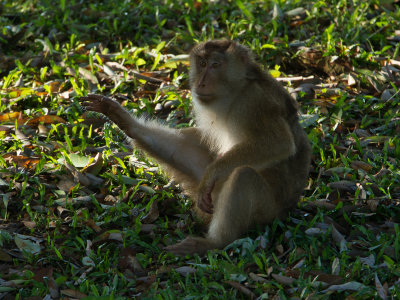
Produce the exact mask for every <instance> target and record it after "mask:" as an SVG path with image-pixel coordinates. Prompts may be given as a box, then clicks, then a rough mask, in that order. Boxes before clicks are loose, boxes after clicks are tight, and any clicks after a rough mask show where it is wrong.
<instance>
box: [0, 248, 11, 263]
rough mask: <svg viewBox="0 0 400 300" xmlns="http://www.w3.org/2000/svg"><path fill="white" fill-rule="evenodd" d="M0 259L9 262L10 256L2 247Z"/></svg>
mask: <svg viewBox="0 0 400 300" xmlns="http://www.w3.org/2000/svg"><path fill="white" fill-rule="evenodd" d="M0 261H5V262H11V261H12V257H11V256H10V255H9V254H8V253H7V252H6V251H4V250H3V249H1V248H0Z"/></svg>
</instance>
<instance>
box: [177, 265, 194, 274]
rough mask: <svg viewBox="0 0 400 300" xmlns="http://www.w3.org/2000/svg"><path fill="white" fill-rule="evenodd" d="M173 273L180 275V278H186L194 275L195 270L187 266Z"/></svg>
mask: <svg viewBox="0 0 400 300" xmlns="http://www.w3.org/2000/svg"><path fill="white" fill-rule="evenodd" d="M175 271H176V272H177V273H178V274H181V275H182V276H188V275H190V274H194V273H196V272H197V270H196V269H195V268H192V267H189V266H183V267H179V268H176V269H175Z"/></svg>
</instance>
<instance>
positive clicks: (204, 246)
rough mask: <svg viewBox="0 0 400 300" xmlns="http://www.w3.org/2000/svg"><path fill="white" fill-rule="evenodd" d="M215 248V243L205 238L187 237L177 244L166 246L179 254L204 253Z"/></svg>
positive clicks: (170, 250) (175, 253)
mask: <svg viewBox="0 0 400 300" xmlns="http://www.w3.org/2000/svg"><path fill="white" fill-rule="evenodd" d="M214 248H215V247H214V245H213V243H211V242H210V241H209V240H207V239H205V238H199V237H187V238H186V239H184V240H183V241H181V242H179V243H177V244H174V245H171V246H167V247H165V250H166V251H168V252H170V253H172V254H174V255H177V256H185V255H193V254H195V253H196V254H198V255H203V254H205V253H207V251H208V250H211V249H214Z"/></svg>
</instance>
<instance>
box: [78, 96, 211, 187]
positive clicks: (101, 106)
mask: <svg viewBox="0 0 400 300" xmlns="http://www.w3.org/2000/svg"><path fill="white" fill-rule="evenodd" d="M81 101H82V105H83V106H84V107H86V109H88V110H91V111H95V112H99V113H102V114H104V115H105V116H107V117H108V118H109V119H110V120H111V121H113V122H114V123H115V124H116V125H117V126H118V127H119V128H120V129H121V130H123V131H124V132H125V134H126V135H128V136H129V137H130V138H132V139H133V140H134V143H135V145H136V146H138V147H139V148H141V149H142V150H144V151H146V152H147V153H148V154H149V155H150V156H152V157H154V158H155V159H157V160H158V161H159V162H160V163H164V164H166V165H167V166H168V167H169V168H172V169H175V170H176V171H178V172H179V173H180V174H183V175H184V176H187V177H188V178H189V180H190V181H192V182H194V184H196V183H198V182H199V181H200V179H201V178H202V176H203V173H204V171H205V168H206V166H207V165H208V164H209V163H210V161H211V160H212V155H211V153H210V151H209V150H208V149H207V148H206V147H205V146H204V145H203V144H202V143H201V137H200V134H199V132H198V131H197V129H195V128H188V129H181V130H175V129H171V128H169V127H167V126H163V125H161V124H159V123H158V122H156V121H151V120H150V121H147V120H143V119H138V118H135V117H133V116H132V115H131V114H130V113H129V112H128V111H127V110H125V109H124V108H123V107H122V106H121V105H120V104H119V103H118V102H116V101H114V100H112V99H110V98H108V97H105V96H102V95H94V94H89V95H88V96H86V97H82V98H81Z"/></svg>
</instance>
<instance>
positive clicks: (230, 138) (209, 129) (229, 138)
mask: <svg viewBox="0 0 400 300" xmlns="http://www.w3.org/2000/svg"><path fill="white" fill-rule="evenodd" d="M201 130H202V133H203V137H204V138H205V139H206V141H207V143H208V144H209V146H210V148H211V150H212V151H213V152H216V153H218V154H219V155H221V154H224V153H226V152H227V151H229V150H230V149H231V148H232V147H233V146H235V145H236V144H238V143H239V142H240V140H241V138H240V134H239V132H238V130H236V129H235V128H234V126H233V125H232V124H229V123H227V122H220V121H219V120H216V119H209V120H208V122H205V123H203V124H202V127H201Z"/></svg>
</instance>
